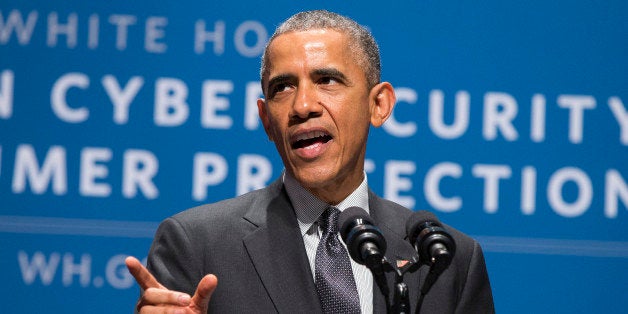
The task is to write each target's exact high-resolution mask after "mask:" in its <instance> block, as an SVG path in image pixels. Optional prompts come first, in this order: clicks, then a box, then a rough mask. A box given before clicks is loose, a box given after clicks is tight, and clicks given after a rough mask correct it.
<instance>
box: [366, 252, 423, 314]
mask: <svg viewBox="0 0 628 314" xmlns="http://www.w3.org/2000/svg"><path fill="white" fill-rule="evenodd" d="M381 263H382V266H383V268H384V270H385V271H386V272H393V273H395V286H394V289H393V293H394V295H393V304H392V305H391V304H390V296H389V289H388V285H387V284H386V281H383V282H381V280H376V282H377V285H378V286H379V288H380V290H381V291H382V293H383V294H384V299H385V300H386V308H387V309H388V311H387V312H388V313H390V314H410V313H411V311H410V293H409V290H408V285H406V283H405V282H403V276H404V275H405V274H406V273H407V272H414V271H416V270H417V269H418V268H419V266H420V264H419V261H418V259H417V258H416V257H412V260H408V261H405V263H403V264H402V265H398V264H393V263H391V262H389V261H388V260H387V259H386V257H383V258H382V260H381Z"/></svg>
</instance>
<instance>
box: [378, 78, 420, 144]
mask: <svg viewBox="0 0 628 314" xmlns="http://www.w3.org/2000/svg"><path fill="white" fill-rule="evenodd" d="M395 94H396V95H397V104H399V103H401V102H405V103H408V104H414V103H416V101H417V94H416V92H415V91H414V90H412V89H410V88H405V87H400V88H396V89H395ZM382 127H383V128H384V130H385V131H386V132H388V133H389V134H391V135H394V136H397V137H410V136H413V135H414V134H416V129H417V126H416V123H414V122H405V123H400V122H399V121H398V120H397V118H396V117H395V113H394V112H393V113H391V114H390V117H389V118H388V120H387V121H386V123H384V125H383V126H382Z"/></svg>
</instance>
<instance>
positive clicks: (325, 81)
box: [318, 76, 338, 85]
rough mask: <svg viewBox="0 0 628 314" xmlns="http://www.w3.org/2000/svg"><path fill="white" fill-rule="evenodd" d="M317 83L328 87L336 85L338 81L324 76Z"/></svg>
mask: <svg viewBox="0 0 628 314" xmlns="http://www.w3.org/2000/svg"><path fill="white" fill-rule="evenodd" d="M318 82H319V83H320V84H325V85H328V84H336V83H338V80H337V79H336V78H334V77H331V76H325V77H322V78H321V79H320V80H319V81H318Z"/></svg>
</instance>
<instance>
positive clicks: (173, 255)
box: [147, 218, 203, 295]
mask: <svg viewBox="0 0 628 314" xmlns="http://www.w3.org/2000/svg"><path fill="white" fill-rule="evenodd" d="M194 251H195V250H194V248H193V243H192V241H191V240H190V237H189V235H188V233H187V232H186V230H185V229H184V228H183V226H182V225H181V223H180V222H179V221H177V220H176V219H174V218H168V219H166V220H164V221H163V222H162V223H161V224H160V225H159V228H158V229H157V233H156V234H155V238H154V240H153V244H152V245H151V248H150V251H149V253H148V260H147V268H148V270H149V271H150V272H151V273H152V274H153V276H155V278H156V279H157V281H159V282H160V283H161V284H162V285H164V286H166V287H167V288H168V289H171V290H176V291H180V292H185V293H188V294H190V295H192V294H194V291H195V290H196V286H197V285H198V282H199V281H200V279H201V278H202V276H203V275H202V274H201V271H200V269H199V268H200V266H199V265H202V264H201V262H200V261H199V260H198V259H199V255H202V254H199V253H198V252H194Z"/></svg>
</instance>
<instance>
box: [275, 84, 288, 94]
mask: <svg viewBox="0 0 628 314" xmlns="http://www.w3.org/2000/svg"><path fill="white" fill-rule="evenodd" d="M289 87H290V85H288V84H283V83H282V84H276V85H273V87H272V88H271V89H270V93H271V95H275V94H277V93H281V92H283V91H285V90H287V89H288V88H289Z"/></svg>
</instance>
